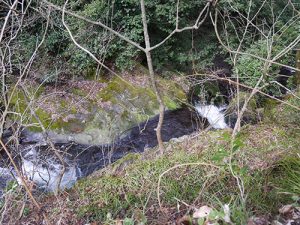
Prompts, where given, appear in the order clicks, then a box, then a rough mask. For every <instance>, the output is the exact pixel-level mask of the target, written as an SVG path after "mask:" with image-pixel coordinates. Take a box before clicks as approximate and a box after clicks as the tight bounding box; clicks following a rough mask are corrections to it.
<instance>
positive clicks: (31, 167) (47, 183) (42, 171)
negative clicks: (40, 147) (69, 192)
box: [17, 147, 80, 191]
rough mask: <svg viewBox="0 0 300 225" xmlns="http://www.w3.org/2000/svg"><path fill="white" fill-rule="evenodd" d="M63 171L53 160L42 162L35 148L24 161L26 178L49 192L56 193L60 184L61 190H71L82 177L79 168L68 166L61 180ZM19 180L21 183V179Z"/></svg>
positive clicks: (23, 170) (27, 154) (26, 155)
mask: <svg viewBox="0 0 300 225" xmlns="http://www.w3.org/2000/svg"><path fill="white" fill-rule="evenodd" d="M62 169H63V167H62V165H61V164H60V163H58V162H57V161H55V160H54V159H53V158H47V159H46V160H45V161H43V160H41V159H40V158H39V155H38V154H37V152H36V150H35V148H34V147H32V148H31V150H30V151H29V152H27V153H26V154H25V156H24V157H23V159H22V172H23V174H24V176H25V177H27V179H29V180H31V181H33V182H34V183H35V184H36V185H37V186H39V187H41V188H43V189H46V190H48V191H56V190H57V188H58V184H59V182H60V184H59V189H64V188H70V187H72V186H73V185H74V183H75V182H76V181H77V179H78V177H79V176H80V170H79V168H78V167H77V166H75V165H68V166H66V170H65V172H64V174H63V176H62V178H61V180H60V177H61V171H62ZM17 180H18V181H19V179H17Z"/></svg>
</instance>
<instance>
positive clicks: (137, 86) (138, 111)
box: [12, 76, 185, 144]
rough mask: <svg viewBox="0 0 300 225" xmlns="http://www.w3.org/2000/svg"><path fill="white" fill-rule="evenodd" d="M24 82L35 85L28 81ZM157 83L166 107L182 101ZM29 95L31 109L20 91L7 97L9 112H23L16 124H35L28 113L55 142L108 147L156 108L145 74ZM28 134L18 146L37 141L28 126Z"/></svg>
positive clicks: (171, 86)
mask: <svg viewBox="0 0 300 225" xmlns="http://www.w3.org/2000/svg"><path fill="white" fill-rule="evenodd" d="M28 83H29V84H30V86H31V87H34V86H36V87H38V85H37V84H32V81H28ZM29 84H28V85H29ZM159 84H160V89H161V92H162V94H163V100H164V102H165V105H166V106H167V108H168V109H175V108H178V107H180V104H181V102H184V101H185V93H184V91H183V90H182V89H181V88H180V87H179V86H178V85H176V84H175V83H174V82H173V81H167V80H163V79H160V80H159ZM31 92H32V95H33V97H34V98H33V99H34V100H33V101H32V102H31V104H30V106H31V110H29V109H28V108H27V107H28V105H29V104H28V102H26V98H25V97H24V96H23V95H22V93H21V92H16V93H15V94H14V96H13V99H12V106H13V107H14V110H16V111H18V112H20V113H22V114H23V117H22V118H21V119H22V121H21V122H20V123H23V124H26V125H28V124H33V123H35V124H37V122H38V121H37V119H36V118H35V117H34V116H33V115H32V110H33V111H34V112H35V114H36V115H37V116H38V117H39V119H40V121H41V122H42V124H43V126H44V127H45V129H46V130H48V136H49V137H50V138H51V139H52V140H54V141H55V142H67V141H74V142H77V143H82V144H105V143H110V142H112V141H113V140H114V139H115V138H116V136H118V135H119V134H120V133H121V132H123V131H125V130H127V129H130V128H131V127H133V126H134V125H136V124H138V123H140V122H142V121H146V120H148V119H150V118H151V117H153V116H154V115H156V114H157V113H158V108H159V107H158V103H157V100H156V97H155V94H154V93H153V91H152V90H151V89H150V88H149V87H148V84H147V77H146V76H144V77H141V76H140V77H127V78H126V80H125V79H123V78H122V79H121V78H118V77H115V78H112V79H110V80H101V81H90V80H83V81H68V82H67V83H65V84H63V86H56V87H54V86H46V87H43V88H40V89H39V91H36V90H34V88H33V89H32V90H31ZM24 118H25V119H24ZM13 120H18V118H17V119H16V118H13ZM29 131H31V133H30V132H27V133H26V134H24V135H25V136H26V138H24V142H31V141H32V140H38V139H42V138H41V137H40V136H39V135H38V134H37V135H35V134H34V133H36V132H40V131H41V129H40V128H39V127H38V126H36V125H35V126H29Z"/></svg>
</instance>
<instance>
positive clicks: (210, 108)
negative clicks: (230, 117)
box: [195, 104, 229, 129]
mask: <svg viewBox="0 0 300 225" xmlns="http://www.w3.org/2000/svg"><path fill="white" fill-rule="evenodd" d="M225 108H226V107H225V106H221V107H217V106H215V105H201V104H197V105H196V106H195V109H196V111H197V112H198V113H199V114H200V116H202V117H204V118H206V119H207V120H208V122H209V124H210V125H211V126H212V127H213V128H215V129H225V128H228V127H229V126H228V125H227V124H226V122H225V115H224V113H223V112H222V111H223V110H224V109H225Z"/></svg>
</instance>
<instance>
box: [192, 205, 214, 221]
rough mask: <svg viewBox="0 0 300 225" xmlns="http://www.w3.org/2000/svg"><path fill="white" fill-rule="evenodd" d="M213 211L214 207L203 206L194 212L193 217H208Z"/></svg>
mask: <svg viewBox="0 0 300 225" xmlns="http://www.w3.org/2000/svg"><path fill="white" fill-rule="evenodd" d="M211 211H212V208H210V207H208V206H206V205H204V206H201V207H200V208H199V209H197V210H196V211H195V212H194V214H193V218H195V219H198V218H203V217H207V216H208V215H209V213H210V212H211Z"/></svg>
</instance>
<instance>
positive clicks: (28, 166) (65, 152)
mask: <svg viewBox="0 0 300 225" xmlns="http://www.w3.org/2000/svg"><path fill="white" fill-rule="evenodd" d="M225 109H226V106H222V107H217V106H214V105H201V104H196V105H195V110H191V109H189V108H187V107H185V108H181V109H177V110H172V111H171V110H170V111H166V112H165V118H164V123H163V127H162V139H163V141H169V140H170V139H172V138H178V137H181V136H183V135H187V134H191V133H192V132H194V131H197V130H199V129H203V128H206V127H208V126H209V125H210V126H211V127H213V128H215V129H225V128H228V127H229V125H228V124H227V123H226V122H225V113H224V111H225ZM195 111H196V112H195ZM157 122H158V116H155V117H153V118H151V119H150V120H148V121H146V122H143V123H141V124H139V125H137V126H135V127H133V128H131V129H130V130H128V131H126V132H125V133H124V134H123V135H122V136H124V137H123V138H119V139H116V140H115V142H114V143H111V144H108V145H83V144H78V143H74V142H67V143H54V146H55V151H56V152H59V154H60V155H61V156H62V157H63V159H64V162H63V163H62V162H60V160H59V159H58V158H57V157H56V156H55V154H54V152H53V151H54V150H53V149H52V148H50V147H49V145H48V144H47V143H46V142H45V140H41V138H39V141H37V143H30V144H29V143H23V144H22V145H21V146H20V147H19V151H20V154H19V156H18V157H17V159H18V164H19V165H20V169H21V171H22V173H23V175H24V177H26V178H27V179H29V180H31V181H32V182H34V183H35V184H36V185H37V186H38V187H39V188H41V189H43V190H45V191H55V190H57V188H60V189H64V188H70V187H72V186H73V185H74V183H75V182H76V181H77V180H78V179H80V178H82V177H85V176H88V175H89V174H91V173H92V172H94V171H95V170H98V169H101V168H103V167H105V166H107V165H108V164H110V163H112V162H114V161H116V160H118V159H120V158H121V157H123V156H124V155H126V154H127V153H129V152H143V151H144V149H145V148H146V147H149V148H151V147H155V146H156V145H157V139H156V132H155V128H156V126H157ZM35 135H36V134H35ZM24 140H31V141H32V137H25V138H24ZM54 142H55V140H54ZM63 171H64V173H63V174H62V172H63ZM0 173H1V174H0V175H1V177H0V189H1V190H3V188H4V187H5V184H6V183H7V182H8V181H10V180H14V179H15V177H16V175H15V172H14V170H13V169H6V168H0ZM16 180H17V181H18V182H19V183H20V182H21V181H20V178H16Z"/></svg>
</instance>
